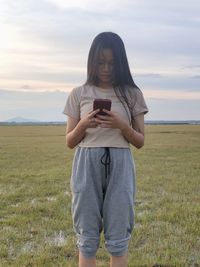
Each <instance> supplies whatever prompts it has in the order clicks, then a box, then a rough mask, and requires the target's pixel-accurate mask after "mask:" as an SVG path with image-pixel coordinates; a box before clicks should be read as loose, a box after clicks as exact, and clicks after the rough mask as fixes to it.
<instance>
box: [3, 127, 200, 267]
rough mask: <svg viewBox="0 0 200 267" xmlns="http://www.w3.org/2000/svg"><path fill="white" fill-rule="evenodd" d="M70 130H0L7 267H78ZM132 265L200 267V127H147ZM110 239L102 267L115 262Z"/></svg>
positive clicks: (139, 155) (139, 158)
mask: <svg viewBox="0 0 200 267" xmlns="http://www.w3.org/2000/svg"><path fill="white" fill-rule="evenodd" d="M64 135H65V126H62V125H61V126H51V125H49V126H0V262H1V263H0V266H2V267H6V266H16V267H25V266H26V267H33V266H34V267H40V266H46V267H58V266H63V267H64V266H69V267H70V266H72V267H73V266H74V267H75V266H77V259H78V253H77V249H76V239H75V236H74V233H73V228H72V221H71V193H70V186H69V181H70V171H71V162H72V158H73V152H74V151H71V150H69V149H67V148H66V146H65V136H64ZM133 154H134V157H135V161H136V166H137V197H136V225H135V229H134V232H133V238H132V239H131V242H130V248H129V266H135V267H140V266H146V267H152V266H162V267H164V266H165V267H172V266H181V267H182V266H183V267H189V266H190V267H197V266H200V125H157V126H156V125H147V126H146V144H145V147H144V148H142V149H141V150H136V149H134V150H133ZM108 260H109V255H108V254H107V252H106V250H105V247H104V243H103V236H102V242H101V248H100V249H99V251H98V253H97V261H98V266H102V267H106V266H109V265H108Z"/></svg>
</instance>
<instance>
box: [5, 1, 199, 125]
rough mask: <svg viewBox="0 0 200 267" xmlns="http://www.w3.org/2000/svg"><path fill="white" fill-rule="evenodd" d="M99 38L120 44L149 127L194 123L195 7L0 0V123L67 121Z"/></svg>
mask: <svg viewBox="0 0 200 267" xmlns="http://www.w3.org/2000/svg"><path fill="white" fill-rule="evenodd" d="M102 31H113V32H116V33H118V34H119V35H120V36H121V37H122V39H123V41H124V44H125V47H126V51H127V56H128V60H129V64H130V68H131V72H132V75H133V78H134V80H135V82H136V84H137V85H138V86H139V87H140V88H141V90H142V91H143V93H144V96H145V99H146V102H147V104H148V107H149V110H150V112H149V114H148V115H147V116H146V119H147V120H160V119H163V120H188V119H200V1H199V0H190V1H188V0H177V1H174V0H168V1H159V0H137V1H135V0H123V1H121V0H115V1H114V0H110V1H108V0H106V1H104V0H96V1H94V0H66V1H64V0H18V1H17V0H16V1H13V0H0V121H4V120H7V119H9V118H12V117H16V116H22V117H25V118H32V119H39V120H41V121H44V120H65V119H66V118H65V116H64V115H63V114H62V111H63V108H64V105H65V101H66V98H67V94H68V93H69V92H70V90H71V89H72V88H73V87H75V86H79V85H81V84H82V83H84V82H85V79H86V64H87V56H88V51H89V48H90V45H91V42H92V40H93V39H94V37H95V36H96V35H97V34H98V33H100V32H102Z"/></svg>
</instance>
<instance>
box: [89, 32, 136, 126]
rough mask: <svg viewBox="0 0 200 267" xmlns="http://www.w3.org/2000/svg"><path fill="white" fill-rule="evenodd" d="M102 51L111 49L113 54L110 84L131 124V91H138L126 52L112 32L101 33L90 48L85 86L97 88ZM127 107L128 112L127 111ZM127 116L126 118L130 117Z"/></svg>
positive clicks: (132, 104) (132, 100)
mask: <svg viewBox="0 0 200 267" xmlns="http://www.w3.org/2000/svg"><path fill="white" fill-rule="evenodd" d="M103 49H111V50H112V53H113V73H112V84H113V88H114V90H115V94H116V96H117V97H118V98H119V100H120V101H121V103H122V104H123V106H124V108H125V110H126V112H127V114H129V113H128V110H129V112H130V116H131V118H130V123H131V124H132V122H133V120H134V119H133V112H132V110H133V107H134V105H135V103H134V99H132V96H133V93H131V91H133V90H136V89H139V88H138V86H137V85H136V84H135V82H134V81H133V78H132V75H131V72H130V68H129V64H128V59H127V56H126V50H125V46H124V43H123V41H122V39H121V38H120V37H119V35H117V34H116V33H113V32H102V33H100V34H98V35H97V36H96V37H95V39H94V40H93V42H92V45H91V47H90V51H89V55H88V62H87V81H86V84H90V85H96V86H98V76H97V71H98V61H99V56H100V53H101V52H102V50H103ZM127 107H128V110H127ZM130 116H128V117H130Z"/></svg>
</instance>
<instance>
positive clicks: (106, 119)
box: [95, 109, 128, 130]
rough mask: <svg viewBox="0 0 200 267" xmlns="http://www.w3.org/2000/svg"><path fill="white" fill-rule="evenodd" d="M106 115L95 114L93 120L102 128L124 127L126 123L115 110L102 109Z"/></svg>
mask: <svg viewBox="0 0 200 267" xmlns="http://www.w3.org/2000/svg"><path fill="white" fill-rule="evenodd" d="M103 111H104V112H105V113H106V114H108V115H96V118H95V122H96V123H97V124H98V126H99V127H102V128H118V129H121V130H122V129H124V128H125V127H127V126H128V123H127V122H126V121H125V120H124V119H123V118H121V117H120V116H119V114H118V113H117V112H112V111H108V110H106V109H103Z"/></svg>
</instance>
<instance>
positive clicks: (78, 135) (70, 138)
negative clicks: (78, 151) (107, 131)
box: [66, 123, 86, 148]
mask: <svg viewBox="0 0 200 267" xmlns="http://www.w3.org/2000/svg"><path fill="white" fill-rule="evenodd" d="M85 131H86V127H85V126H84V125H82V124H81V123H78V124H77V125H76V127H75V128H74V129H73V130H72V131H71V132H69V133H67V135H66V143H67V146H68V147H69V148H74V147H75V146H77V145H78V144H79V143H80V141H81V140H82V139H83V138H84V136H85Z"/></svg>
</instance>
